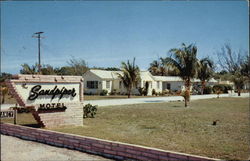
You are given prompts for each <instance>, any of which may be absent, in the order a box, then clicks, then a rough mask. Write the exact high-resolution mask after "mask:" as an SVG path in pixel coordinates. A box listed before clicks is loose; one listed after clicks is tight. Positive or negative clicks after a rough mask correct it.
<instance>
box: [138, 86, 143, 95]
mask: <svg viewBox="0 0 250 161" xmlns="http://www.w3.org/2000/svg"><path fill="white" fill-rule="evenodd" d="M138 92H139V93H140V96H142V95H143V88H142V87H139V88H138Z"/></svg>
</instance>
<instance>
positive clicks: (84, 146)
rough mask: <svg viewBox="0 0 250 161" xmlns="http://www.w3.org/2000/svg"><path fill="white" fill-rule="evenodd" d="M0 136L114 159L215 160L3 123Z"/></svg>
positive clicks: (147, 160)
mask: <svg viewBox="0 0 250 161" xmlns="http://www.w3.org/2000/svg"><path fill="white" fill-rule="evenodd" d="M1 133H2V134H4V135H10V136H15V137H19V138H22V139H26V140H31V141H37V142H40V143H44V144H49V145H53V146H57V147H64V148H69V149H73V150H78V151H82V152H87V153H91V154H96V155H101V156H104V157H107V158H112V159H116V160H126V159H132V160H146V161H149V160H162V161H164V160H199V161H207V160H217V159H213V158H207V157H201V156H196V155H189V154H184V153H176V152H171V151H164V150H160V149H155V148H149V147H144V146H138V145H131V144H125V143H120V142H112V141H107V140H102V139H96V138H92V137H83V136H78V135H72V134H65V133H60V132H54V131H50V130H45V129H36V128H30V127H25V126H20V125H13V124H7V123H1Z"/></svg>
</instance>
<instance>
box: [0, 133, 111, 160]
mask: <svg viewBox="0 0 250 161" xmlns="http://www.w3.org/2000/svg"><path fill="white" fill-rule="evenodd" d="M105 160H109V159H106V158H103V157H99V156H95V155H90V154H86V153H83V152H79V151H75V150H69V149H66V148H58V147H53V146H49V145H45V144H41V143H37V142H33V141H26V140H22V139H19V138H15V137H11V136H6V135H1V161H105Z"/></svg>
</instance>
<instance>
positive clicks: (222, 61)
mask: <svg viewBox="0 0 250 161" xmlns="http://www.w3.org/2000/svg"><path fill="white" fill-rule="evenodd" d="M246 53H247V52H244V53H243V52H242V51H241V50H239V51H238V52H235V51H233V50H232V47H231V45H230V44H225V45H224V46H222V48H221V51H218V52H217V57H218V64H219V65H220V67H221V68H222V69H223V70H225V71H227V72H229V73H232V74H234V73H235V72H236V71H238V70H239V69H240V67H241V65H242V64H243V63H244V58H245V56H246V55H247V54H246Z"/></svg>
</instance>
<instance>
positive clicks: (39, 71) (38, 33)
mask: <svg viewBox="0 0 250 161" xmlns="http://www.w3.org/2000/svg"><path fill="white" fill-rule="evenodd" d="M42 33H44V32H36V33H34V35H33V36H32V37H35V38H37V39H38V73H39V74H41V54H40V46H41V44H40V41H41V38H42V37H41V34H42Z"/></svg>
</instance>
